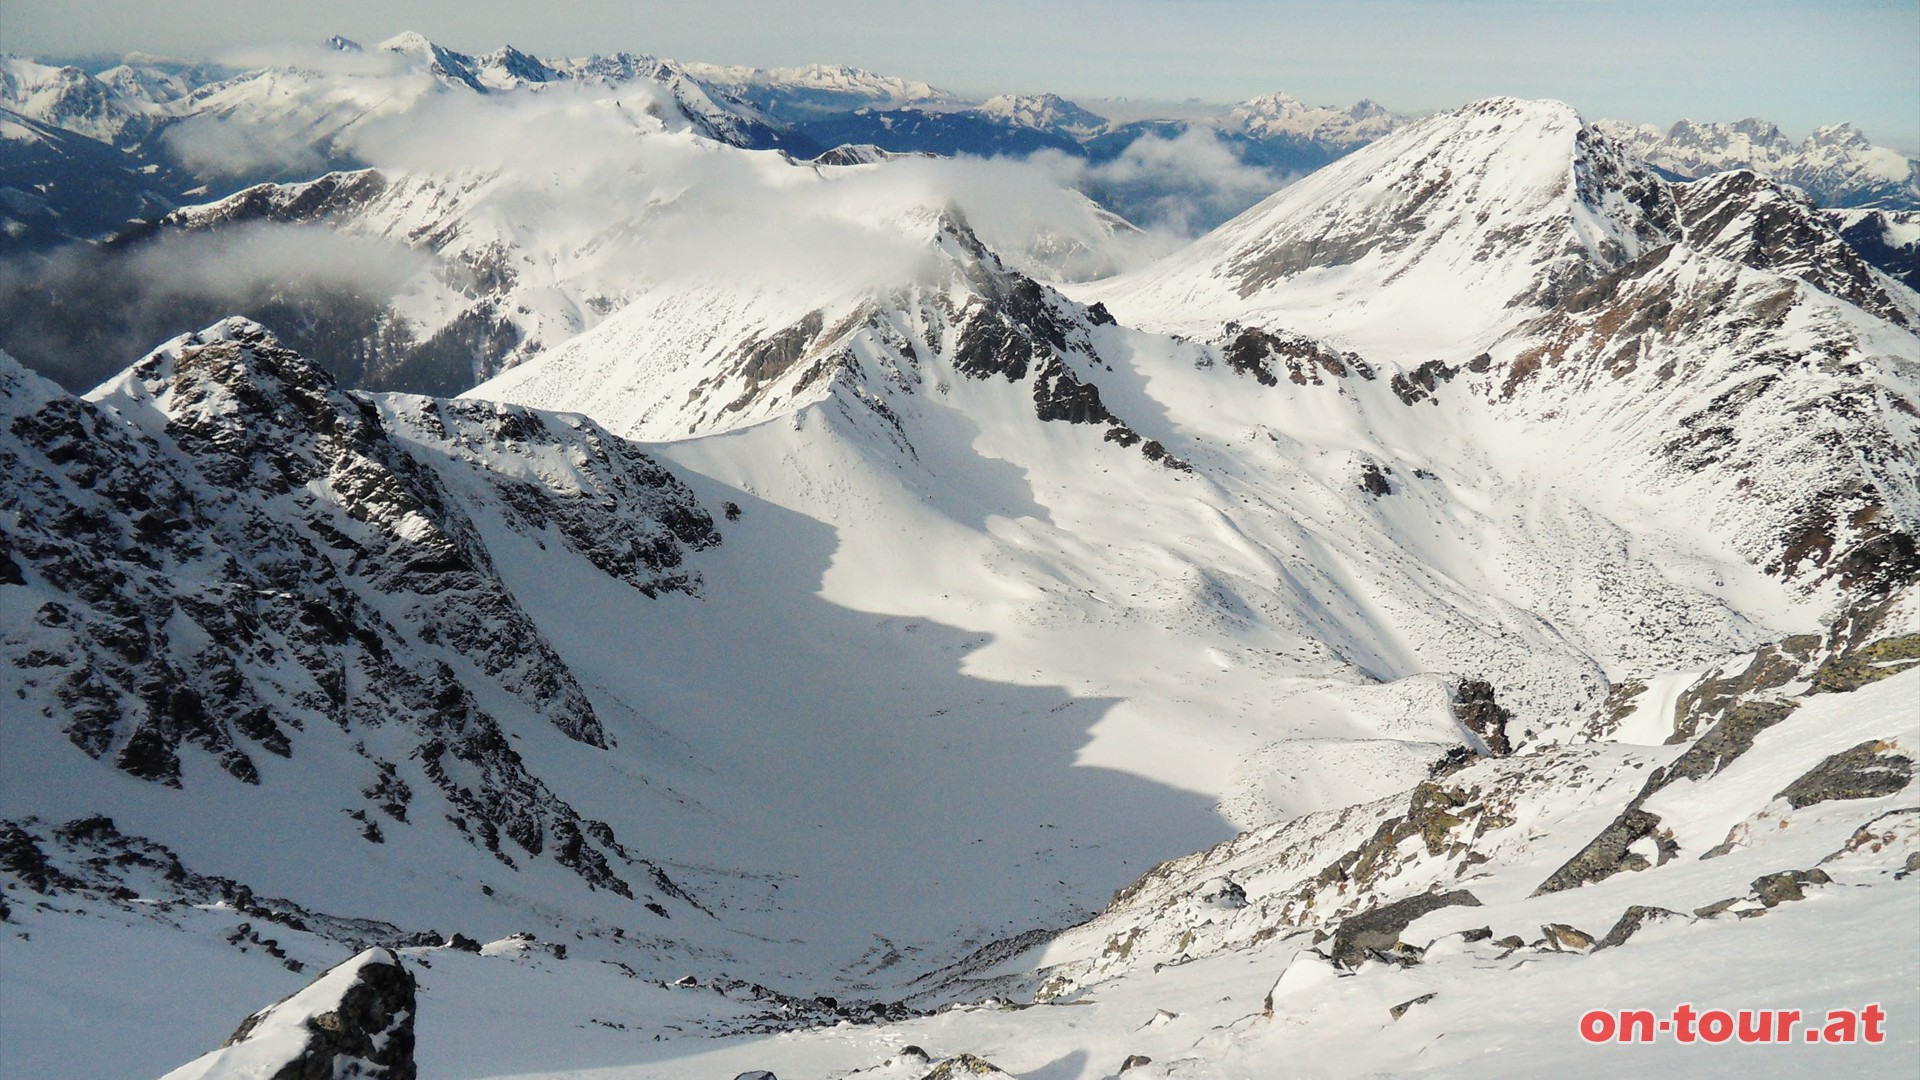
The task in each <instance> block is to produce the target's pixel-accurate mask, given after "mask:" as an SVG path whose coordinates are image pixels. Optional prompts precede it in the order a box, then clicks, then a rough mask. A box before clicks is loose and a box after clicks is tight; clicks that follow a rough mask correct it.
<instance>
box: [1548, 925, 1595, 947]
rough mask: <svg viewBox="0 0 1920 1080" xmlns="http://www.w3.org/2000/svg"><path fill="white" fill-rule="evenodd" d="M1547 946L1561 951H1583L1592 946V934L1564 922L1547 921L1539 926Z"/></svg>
mask: <svg viewBox="0 0 1920 1080" xmlns="http://www.w3.org/2000/svg"><path fill="white" fill-rule="evenodd" d="M1540 933H1541V934H1543V935H1545V940H1546V943H1547V947H1548V948H1550V949H1553V950H1556V951H1561V952H1584V951H1586V950H1587V949H1590V948H1592V947H1593V935H1592V934H1589V933H1587V932H1586V931H1584V930H1580V929H1577V928H1575V927H1572V926H1568V925H1567V924H1566V923H1548V924H1546V925H1545V926H1542V927H1541V928H1540Z"/></svg>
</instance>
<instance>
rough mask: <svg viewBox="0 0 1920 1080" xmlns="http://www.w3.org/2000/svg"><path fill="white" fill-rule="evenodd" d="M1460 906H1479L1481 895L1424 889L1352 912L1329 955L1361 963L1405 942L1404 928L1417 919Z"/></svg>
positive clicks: (1336, 934)
mask: <svg viewBox="0 0 1920 1080" xmlns="http://www.w3.org/2000/svg"><path fill="white" fill-rule="evenodd" d="M1460 906H1464V907H1479V906H1480V899H1479V897H1476V896H1474V895H1473V894H1472V893H1470V892H1468V891H1467V890H1465V889H1455V890H1453V891H1451V892H1443V893H1440V892H1436V893H1422V894H1420V895H1418V896H1410V897H1408V898H1406V899H1405V900H1397V901H1395V902H1393V903H1391V904H1382V905H1380V906H1379V907H1376V908H1374V909H1372V910H1371V911H1366V912H1362V913H1361V914H1358V915H1352V916H1348V917H1347V918H1346V919H1344V920H1342V921H1341V923H1340V926H1339V928H1338V929H1336V930H1335V931H1334V933H1333V944H1332V945H1331V946H1329V951H1328V955H1329V956H1330V957H1331V958H1332V959H1333V961H1334V963H1336V964H1344V965H1346V966H1347V967H1358V966H1359V965H1360V963H1361V962H1362V961H1364V960H1367V959H1369V958H1376V957H1381V956H1385V955H1387V954H1389V953H1392V952H1393V951H1394V949H1395V948H1396V947H1397V946H1399V945H1401V944H1402V943H1401V941H1400V934H1401V932H1402V931H1404V930H1405V929H1406V928H1407V927H1408V925H1409V924H1411V923H1412V922H1413V921H1414V920H1415V919H1418V918H1420V917H1421V916H1422V915H1425V914H1427V913H1428V912H1432V911H1438V910H1440V909H1441V908H1444V907H1460Z"/></svg>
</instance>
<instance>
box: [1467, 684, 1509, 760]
mask: <svg viewBox="0 0 1920 1080" xmlns="http://www.w3.org/2000/svg"><path fill="white" fill-rule="evenodd" d="M1453 715H1454V716H1455V717H1457V718H1458V719H1459V721H1460V723H1461V725H1462V726H1463V727H1465V728H1466V729H1467V730H1468V731H1471V732H1473V733H1474V734H1475V735H1478V736H1480V739H1481V741H1482V742H1485V743H1486V744H1487V752H1488V753H1490V754H1492V755H1493V756H1494V757H1506V756H1507V755H1508V754H1511V753H1513V743H1512V742H1510V741H1509V740H1508V739H1507V721H1508V720H1511V719H1513V714H1512V713H1510V712H1508V711H1507V710H1506V709H1505V708H1502V707H1501V705H1500V703H1499V702H1497V701H1495V700H1494V696H1493V684H1491V683H1489V682H1487V681H1486V680H1485V679H1462V680H1460V685H1459V687H1458V689H1456V690H1455V691H1454V695H1453Z"/></svg>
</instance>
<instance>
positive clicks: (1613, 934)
mask: <svg viewBox="0 0 1920 1080" xmlns="http://www.w3.org/2000/svg"><path fill="white" fill-rule="evenodd" d="M1677 917H1679V913H1678V912H1674V911H1668V910H1667V909H1666V908H1663V907H1647V906H1643V905H1640V904H1635V905H1633V906H1632V907H1629V908H1628V909H1627V910H1626V911H1624V912H1621V914H1620V920H1619V921H1618V922H1616V923H1614V924H1613V929H1611V930H1608V931H1607V932H1606V935H1605V936H1604V937H1602V938H1601V939H1600V943H1599V944H1598V945H1596V946H1594V951H1595V952H1598V951H1600V950H1601V949H1611V948H1613V947H1614V946H1616V945H1625V944H1626V943H1627V939H1628V938H1630V937H1632V936H1633V935H1635V934H1637V933H1639V932H1640V928H1641V927H1643V926H1645V925H1646V924H1647V923H1648V922H1650V921H1659V920H1662V919H1672V918H1677Z"/></svg>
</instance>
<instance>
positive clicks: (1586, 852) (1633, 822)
mask: <svg viewBox="0 0 1920 1080" xmlns="http://www.w3.org/2000/svg"><path fill="white" fill-rule="evenodd" d="M1639 802H1640V800H1639V799H1635V800H1634V803H1633V804H1632V805H1630V806H1628V807H1627V809H1625V810H1622V811H1621V812H1620V816H1619V817H1617V818H1614V819H1613V823H1612V824H1611V825H1608V826H1607V827H1606V828H1605V829H1603V830H1601V832H1600V835H1599V836H1596V837H1594V838H1593V839H1592V840H1591V841H1589V842H1588V843H1587V846H1586V847H1583V848H1581V849H1580V851H1579V852H1578V853H1577V854H1575V855H1574V857H1573V858H1571V859H1568V860H1567V862H1566V863H1565V865H1563V866H1561V867H1560V869H1558V870H1555V871H1554V872H1553V873H1552V874H1551V875H1550V876H1549V877H1548V878H1547V880H1545V881H1543V882H1541V883H1540V887H1539V888H1537V889H1535V890H1533V895H1534V896H1540V895H1542V894H1545V893H1554V892H1561V891H1563V890H1566V889H1577V888H1579V887H1580V886H1582V885H1591V884H1593V883H1594V882H1596V881H1604V880H1606V879H1607V878H1610V877H1612V876H1613V875H1615V874H1617V873H1619V872H1620V871H1622V870H1630V869H1636V870H1637V869H1645V868H1646V866H1647V863H1646V860H1645V859H1643V858H1639V857H1638V856H1635V855H1634V854H1633V853H1632V852H1630V851H1629V850H1627V849H1628V847H1629V846H1630V845H1632V844H1633V843H1634V842H1635V841H1637V840H1639V839H1641V838H1642V837H1646V836H1652V835H1653V831H1654V830H1655V829H1658V828H1659V827H1660V818H1659V816H1658V815H1655V814H1649V813H1647V812H1646V811H1645V810H1642V809H1640V807H1639Z"/></svg>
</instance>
